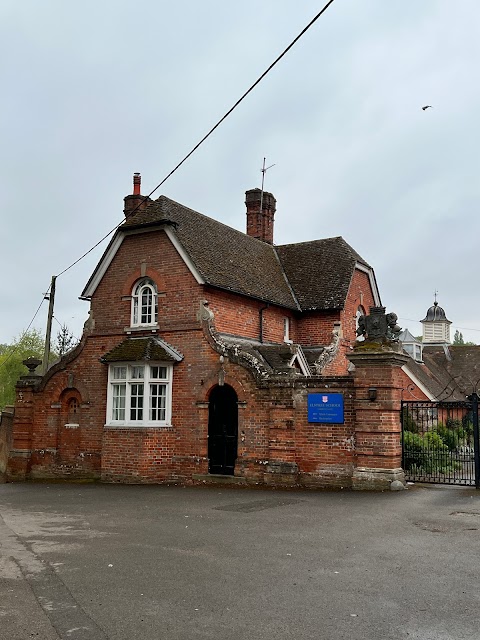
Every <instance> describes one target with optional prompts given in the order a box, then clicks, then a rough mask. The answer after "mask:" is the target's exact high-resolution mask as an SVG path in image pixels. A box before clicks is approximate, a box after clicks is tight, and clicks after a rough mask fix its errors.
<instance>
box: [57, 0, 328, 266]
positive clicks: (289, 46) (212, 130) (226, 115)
mask: <svg viewBox="0 0 480 640" xmlns="http://www.w3.org/2000/svg"><path fill="white" fill-rule="evenodd" d="M333 2H334V0H329V2H327V4H326V5H325V6H324V7H323V9H321V10H320V11H319V12H318V13H317V15H316V16H315V17H314V18H312V20H310V22H309V23H308V24H307V26H306V27H305V28H304V29H302V31H301V32H300V33H299V34H298V36H297V37H296V38H295V39H294V40H292V42H291V43H290V44H289V45H288V47H287V48H286V49H285V50H284V51H283V52H282V53H281V54H280V55H279V56H278V58H276V60H274V61H273V62H272V64H271V65H270V66H269V67H268V68H267V69H266V70H265V71H264V72H263V73H262V75H261V76H260V77H259V78H258V79H257V80H256V81H255V82H254V83H253V84H252V86H251V87H250V88H249V89H247V91H245V93H244V94H243V95H242V96H241V98H239V99H238V100H237V101H236V102H235V104H234V105H233V106H232V107H231V108H230V109H229V110H228V111H227V112H226V114H225V115H224V116H223V117H222V118H220V120H219V121H218V122H217V123H216V124H215V125H214V126H213V127H212V128H211V129H210V131H209V132H208V133H207V134H206V135H204V136H203V138H202V139H201V140H200V141H199V142H197V144H196V145H195V146H194V147H193V149H192V150H191V151H189V153H187V155H186V156H185V157H184V158H183V159H182V160H180V162H179V163H178V164H177V165H176V166H175V167H174V168H173V169H172V170H171V171H170V173H168V174H167V175H166V176H165V177H164V178H163V180H162V181H161V182H159V183H158V184H157V186H156V187H155V188H154V189H153V190H152V191H150V193H149V194H148V195H147V196H145V198H144V199H143V200H142V201H141V202H139V204H138V205H137V206H136V207H135V208H134V209H133V210H132V211H131V212H130V213H129V216H128V217H130V216H132V215H133V214H134V213H135V212H136V211H138V209H139V208H140V207H141V206H142V204H143V203H144V202H145V201H146V200H148V199H149V198H150V196H152V195H153V194H154V193H155V191H157V190H158V189H159V188H160V187H161V186H162V185H163V184H164V183H165V182H166V181H167V180H168V179H169V178H170V177H171V176H172V175H173V174H174V173H175V171H177V169H179V168H180V167H181V166H182V164H183V163H184V162H186V160H188V158H190V156H191V155H192V154H194V153H195V151H196V150H197V149H198V148H199V147H200V146H201V145H202V144H203V143H204V142H205V140H207V138H209V137H210V136H211V135H212V133H213V132H214V131H215V130H216V129H217V128H218V127H219V126H220V125H221V124H222V122H223V121H224V120H226V119H227V118H228V116H229V115H230V114H231V113H232V112H233V111H234V110H235V109H236V108H237V107H238V105H239V104H240V103H241V102H242V101H243V100H244V99H245V98H246V97H247V96H248V94H249V93H251V92H252V91H253V89H255V87H256V86H257V85H258V84H259V83H260V82H261V81H262V80H263V78H265V76H266V75H267V74H268V73H269V72H270V71H271V70H272V69H273V67H274V66H275V65H276V64H277V63H278V62H280V60H281V59H282V58H283V57H284V56H285V55H286V54H287V53H288V51H290V49H291V48H292V47H293V46H294V45H295V44H296V43H297V42H298V40H300V38H301V37H302V36H303V35H304V34H305V33H306V32H307V31H308V30H309V29H310V27H311V26H312V25H313V24H314V23H315V22H316V21H317V20H318V19H319V18H320V16H321V15H322V14H323V13H325V11H326V10H327V9H328V7H329V6H330V5H331V4H333ZM123 222H124V221H123V220H122V221H121V222H119V223H118V224H117V225H115V227H113V229H111V231H109V232H108V233H107V234H106V235H104V236H103V238H101V239H100V240H99V241H98V242H97V243H96V244H94V245H93V247H91V248H90V249H89V250H88V251H86V252H85V253H84V254H83V255H82V256H80V257H79V258H77V260H75V262H72V264H71V265H69V266H68V267H66V269H64V270H63V271H61V272H60V273H59V274H57V278H58V277H60V276H62V275H63V274H64V273H66V272H67V271H69V270H70V269H71V268H72V267H74V266H75V265H76V264H78V263H79V262H80V261H81V260H83V258H85V257H86V256H88V254H89V253H91V252H92V251H93V250H94V249H96V248H97V247H98V245H99V244H101V243H102V242H103V241H104V240H106V239H107V238H108V236H110V235H111V234H112V233H114V231H116V230H117V229H118V227H119V226H120V225H122V224H123Z"/></svg>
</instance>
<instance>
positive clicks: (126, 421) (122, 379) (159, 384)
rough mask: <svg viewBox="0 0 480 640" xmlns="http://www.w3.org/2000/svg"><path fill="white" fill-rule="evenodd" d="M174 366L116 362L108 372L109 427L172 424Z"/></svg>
mask: <svg viewBox="0 0 480 640" xmlns="http://www.w3.org/2000/svg"><path fill="white" fill-rule="evenodd" d="M172 369H173V368H172V366H171V365H167V364H162V363H151V362H149V363H148V364H147V363H135V364H133V363H131V364H130V363H115V364H111V365H110V367H109V371H108V395H107V425H108V426H122V427H123V426H128V427H151V426H153V427H155V426H158V427H160V426H166V425H170V421H171V399H172Z"/></svg>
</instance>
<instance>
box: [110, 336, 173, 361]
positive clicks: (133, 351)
mask: <svg viewBox="0 0 480 640" xmlns="http://www.w3.org/2000/svg"><path fill="white" fill-rule="evenodd" d="M182 359H183V357H182V355H181V354H180V353H179V352H178V351H177V350H176V349H174V348H173V347H171V346H170V345H167V343H166V342H164V341H163V340H161V339H159V338H154V337H149V338H126V339H125V340H124V341H123V342H121V343H120V344H118V345H117V346H116V347H114V348H113V349H112V350H111V351H109V352H108V353H106V354H105V355H104V356H102V357H101V358H100V360H101V361H102V362H139V361H144V360H152V361H156V362H178V361H180V360H182Z"/></svg>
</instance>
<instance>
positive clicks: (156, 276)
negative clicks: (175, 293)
mask: <svg viewBox="0 0 480 640" xmlns="http://www.w3.org/2000/svg"><path fill="white" fill-rule="evenodd" d="M142 278H149V279H150V280H152V281H153V282H154V283H155V285H156V287H157V290H158V291H163V290H164V289H165V285H164V282H163V276H162V275H161V274H160V273H159V272H158V271H155V269H151V268H149V267H147V268H146V269H144V270H143V269H140V267H139V268H138V269H135V271H134V272H133V273H132V274H130V276H129V277H128V278H127V279H126V280H125V282H124V283H123V287H122V296H124V297H126V296H131V295H132V291H133V287H134V285H135V283H136V282H138V281H139V280H142Z"/></svg>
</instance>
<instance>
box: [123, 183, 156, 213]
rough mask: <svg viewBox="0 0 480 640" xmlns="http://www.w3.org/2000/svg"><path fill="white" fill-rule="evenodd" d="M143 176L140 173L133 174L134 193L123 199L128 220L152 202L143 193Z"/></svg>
mask: <svg viewBox="0 0 480 640" xmlns="http://www.w3.org/2000/svg"><path fill="white" fill-rule="evenodd" d="M141 184H142V176H141V175H140V174H139V173H134V174H133V194H132V195H129V196H126V197H125V198H124V199H123V201H124V203H125V207H124V209H123V213H124V214H125V219H126V220H129V219H130V220H132V219H133V218H135V214H136V213H137V212H138V211H143V209H145V208H146V207H147V206H148V205H149V204H150V202H151V199H150V198H146V197H145V196H142V195H141Z"/></svg>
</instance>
